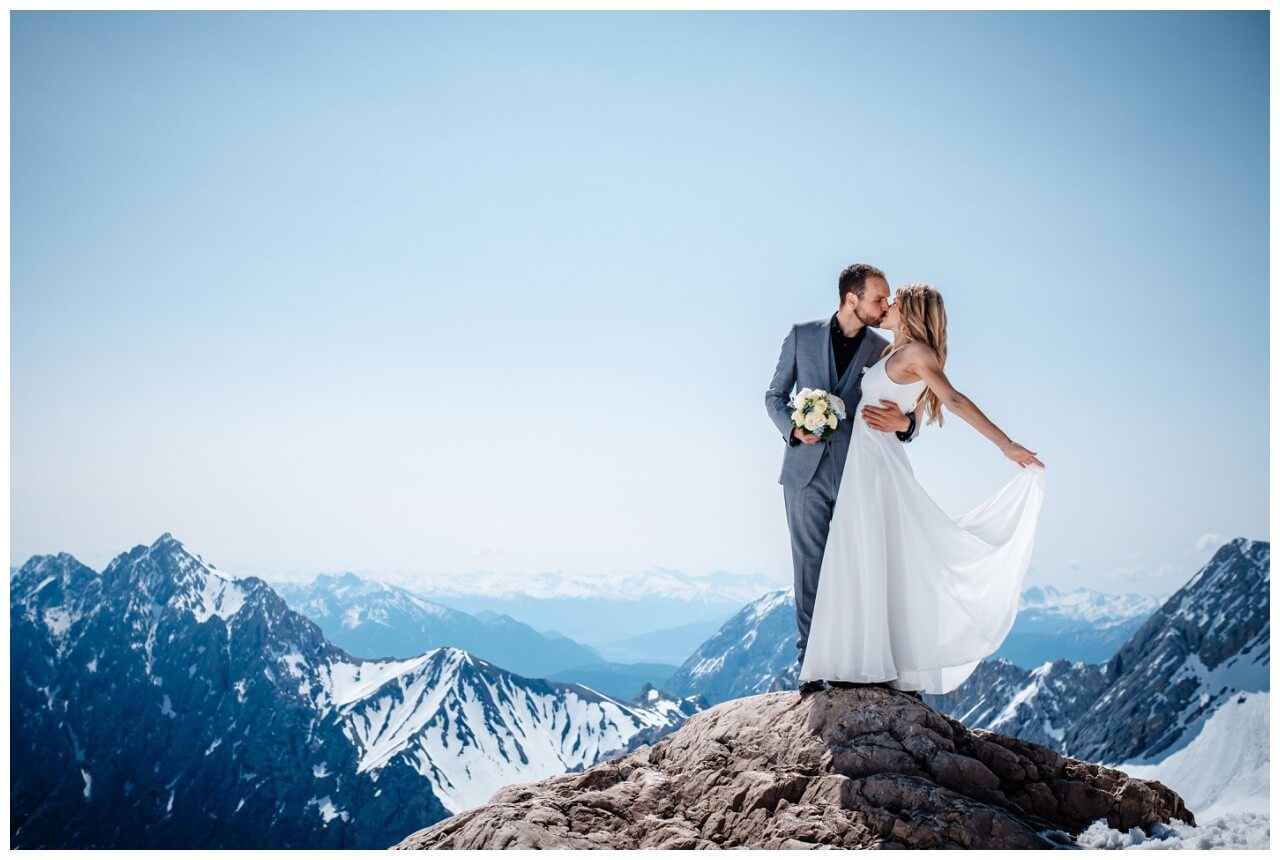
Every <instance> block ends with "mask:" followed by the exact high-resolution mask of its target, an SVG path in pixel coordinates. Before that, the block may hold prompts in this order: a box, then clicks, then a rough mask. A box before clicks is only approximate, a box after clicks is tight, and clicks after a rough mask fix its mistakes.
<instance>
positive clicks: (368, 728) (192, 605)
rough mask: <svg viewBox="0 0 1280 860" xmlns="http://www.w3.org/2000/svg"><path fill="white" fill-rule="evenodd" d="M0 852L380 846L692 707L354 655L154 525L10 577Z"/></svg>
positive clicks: (485, 667) (658, 697)
mask: <svg viewBox="0 0 1280 860" xmlns="http://www.w3.org/2000/svg"><path fill="white" fill-rule="evenodd" d="M10 607H11V608H10V648H11V663H10V670H11V686H10V764H11V781H10V792H11V795H10V804H11V805H10V813H11V816H10V821H11V824H10V827H11V830H10V844H11V847H15V848H91V847H92V848H142V847H146V848H174V849H177V848H321V847H323V848H385V847H387V846H389V845H391V844H393V843H395V842H396V841H397V840H398V839H400V838H402V837H403V836H404V835H406V834H407V833H409V832H411V831H412V830H414V829H417V828H420V827H421V826H423V823H424V822H428V821H437V820H440V819H442V818H444V817H446V816H448V815H449V814H451V813H453V812H455V811H458V810H460V809H463V808H466V807H467V806H468V805H472V804H477V803H482V802H483V801H485V800H486V799H487V798H488V796H489V795H490V794H491V793H492V792H493V790H494V789H496V788H497V787H498V786H501V785H504V784H506V783H509V782H523V781H527V780H533V779H538V778H541V777H544V776H547V775H550V774H554V773H560V772H564V771H567V770H575V769H581V768H582V767H585V766H589V765H591V764H593V763H595V762H598V761H600V760H602V759H603V758H607V757H609V756H611V755H614V754H617V753H618V752H620V751H622V750H625V749H628V748H631V747H632V746H633V745H634V744H638V743H643V742H648V740H650V739H654V738H656V737H659V736H661V735H662V734H664V733H665V732H667V731H670V730H671V729H672V728H674V727H675V726H676V725H678V724H680V723H681V722H683V720H684V718H685V717H686V716H687V715H688V714H690V713H692V712H694V711H696V710H698V709H699V708H701V707H702V706H703V703H702V702H701V701H699V700H697V699H676V698H673V697H669V696H667V695H665V694H663V693H661V692H660V691H657V690H646V691H645V699H644V701H643V702H633V703H627V702H623V701H621V700H619V699H617V698H614V697H610V696H606V695H603V694H600V693H597V692H595V691H593V690H590V689H587V688H584V687H581V686H577V685H573V684H563V683H558V682H549V681H534V680H529V679H527V678H523V677H520V676H518V675H515V674H512V673H510V672H507V671H504V670H502V669H499V668H498V667H496V666H494V665H493V664H491V663H489V662H487V661H484V660H481V659H479V658H476V657H474V656H472V655H470V654H468V653H467V652H465V651H462V650H459V649H456V648H438V649H433V650H431V651H428V652H426V653H423V654H419V655H415V656H413V657H410V658H407V659H400V660H365V659H361V658H358V657H354V656H352V655H350V654H349V653H347V652H345V651H343V650H341V649H339V648H337V647H335V646H334V645H332V644H331V643H329V642H328V641H326V639H325V638H324V636H323V633H322V631H321V630H320V628H319V627H318V626H316V625H315V624H314V623H312V622H311V621H310V620H308V619H307V618H306V617H304V616H303V615H301V614H299V613H297V612H294V611H293V610H291V609H290V608H289V607H288V606H287V604H286V603H285V601H284V600H282V599H281V598H280V597H279V595H277V594H276V593H275V592H274V591H273V590H272V589H271V588H270V587H269V586H268V585H267V584H266V583H265V582H263V581H262V580H261V579H257V578H254V577H237V576H234V575H232V574H228V573H226V572H224V571H221V570H218V569H217V568H215V567H214V566H213V565H211V564H206V563H205V562H204V561H203V560H202V559H201V558H200V557H199V556H198V555H193V554H191V553H190V552H188V551H187V550H186V548H185V547H183V546H182V544H181V543H179V542H178V541H177V540H176V539H174V538H173V536H172V535H170V534H168V533H165V534H164V535H162V536H161V537H160V538H159V539H158V540H157V541H156V542H155V543H153V544H152V545H151V546H149V547H148V546H137V547H134V548H133V549H131V550H129V551H128V552H126V553H122V554H121V555H119V556H117V557H116V558H115V559H114V560H113V561H112V562H111V563H110V565H108V567H107V568H106V569H105V570H104V571H103V572H102V574H98V573H95V572H94V571H93V570H91V569H89V568H88V567H86V566H84V565H82V564H80V563H79V562H78V561H76V559H75V558H73V557H72V556H70V555H69V554H67V553H60V554H58V555H56V556H50V555H46V556H35V557H33V558H32V559H30V560H29V561H28V562H27V563H26V564H25V565H23V566H22V568H21V569H20V570H19V571H18V572H17V573H16V574H15V576H14V577H13V579H12V580H11V582H10Z"/></svg>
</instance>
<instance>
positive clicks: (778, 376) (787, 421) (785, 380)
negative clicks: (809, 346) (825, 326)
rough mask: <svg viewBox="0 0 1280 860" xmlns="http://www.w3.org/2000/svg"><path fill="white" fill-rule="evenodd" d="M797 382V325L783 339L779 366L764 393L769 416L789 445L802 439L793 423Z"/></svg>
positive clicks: (798, 442) (796, 443)
mask: <svg viewBox="0 0 1280 860" xmlns="http://www.w3.org/2000/svg"><path fill="white" fill-rule="evenodd" d="M795 384H796V327H795V326H794V325H793V326H792V327H791V331H789V332H787V336H786V337H785V338H783V341H782V351H781V352H780V353H779V354H778V366H777V367H776V368H775V369H774V371H773V379H771V380H770V381H769V388H768V390H766V391H765V393H764V406H765V409H766V410H767V411H768V413H769V418H770V419H771V420H772V421H773V423H774V425H775V426H776V427H777V428H778V432H780V433H781V434H782V438H783V439H785V440H786V441H787V444H789V445H799V444H800V440H799V439H796V438H795V436H794V435H793V434H792V432H791V431H792V428H794V427H795V425H794V424H792V423H791V411H792V410H791V404H790V400H791V389H792V387H793V386H794V385H795Z"/></svg>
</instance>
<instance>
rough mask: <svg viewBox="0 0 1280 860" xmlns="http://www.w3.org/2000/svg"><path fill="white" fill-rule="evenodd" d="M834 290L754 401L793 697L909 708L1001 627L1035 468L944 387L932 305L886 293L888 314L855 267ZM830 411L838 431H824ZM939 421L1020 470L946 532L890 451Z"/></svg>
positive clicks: (944, 686)
mask: <svg viewBox="0 0 1280 860" xmlns="http://www.w3.org/2000/svg"><path fill="white" fill-rule="evenodd" d="M838 287H839V295H840V306H839V308H838V309H837V310H836V312H835V313H834V314H832V315H831V317H830V318H825V319H819V320H813V321H811V322H801V323H796V324H795V325H793V326H792V327H791V330H790V331H789V332H787V336H786V338H785V339H784V340H783V341H782V352H781V354H780V355H779V356H778V366H777V369H776V370H775V371H774V374H773V380H772V381H771V382H770V383H769V388H768V390H767V391H766V392H765V397H764V399H765V406H766V408H767V409H768V412H769V417H770V418H771V419H772V421H773V423H774V424H775V425H776V426H777V428H778V430H779V431H780V432H781V433H782V436H783V439H784V441H785V442H786V445H787V447H786V449H785V454H784V457H783V461H782V474H781V476H780V477H779V479H778V483H780V484H782V492H783V500H784V502H785V505H786V512H787V527H788V529H789V530H790V533H791V558H792V564H793V566H794V568H795V571H794V573H795V602H796V626H797V627H798V630H799V636H798V637H797V639H796V646H797V648H799V657H798V659H799V662H800V674H799V678H800V693H801V695H805V694H807V693H811V692H814V691H816V690H820V689H822V688H823V687H824V686H825V685H826V684H828V683H829V684H831V685H832V686H836V687H853V686H856V685H859V684H871V685H877V686H882V687H883V686H888V687H891V688H893V689H897V690H903V691H907V692H910V693H912V694H913V695H915V696H916V697H917V698H919V696H920V694H921V693H946V692H950V691H951V690H954V689H955V688H956V687H958V686H960V684H962V683H963V682H964V680H965V679H966V678H968V677H969V675H970V674H971V673H972V672H973V670H974V669H975V668H976V667H977V665H978V663H979V662H981V660H982V659H983V658H984V657H987V656H989V655H990V654H992V653H994V652H995V651H996V650H997V649H998V648H999V647H1000V644H1001V643H1002V642H1003V641H1004V638H1005V636H1006V635H1007V634H1008V632H1009V629H1010V628H1011V627H1012V626H1013V620H1014V617H1015V615H1016V614H1017V610H1018V597H1019V594H1020V591H1021V586H1022V579H1023V576H1024V574H1025V573H1026V570H1027V566H1028V564H1029V563H1030V559H1031V548H1032V544H1033V542H1034V539H1035V531H1036V524H1037V520H1038V518H1039V513H1040V505H1041V500H1042V498H1043V495H1044V464H1043V463H1042V462H1040V460H1039V459H1038V458H1037V457H1036V452H1034V451H1030V450H1028V449H1027V448H1026V447H1025V446H1023V445H1020V444H1018V443H1017V442H1015V441H1013V440H1012V439H1010V438H1009V437H1008V436H1007V435H1006V434H1005V433H1004V431H1002V430H1001V429H1000V428H999V427H997V426H996V425H995V424H994V423H993V422H992V421H991V419H989V418H988V417H987V416H986V415H984V414H983V413H982V411H981V410H980V409H978V407H977V405H976V404H975V403H974V402H973V401H972V400H970V399H969V398H968V397H966V396H965V395H963V394H961V393H960V392H959V391H958V390H956V388H955V387H954V386H953V384H952V383H951V381H950V380H949V379H948V378H947V375H946V373H945V372H944V371H943V367H944V365H945V364H946V361H947V315H946V311H945V309H944V307H943V303H942V295H941V294H940V293H939V292H938V291H937V290H936V289H934V288H933V287H931V286H929V285H928V284H910V285H908V286H904V287H900V288H899V289H898V290H897V292H896V293H895V294H894V297H893V303H892V304H890V303H889V296H890V289H889V281H888V278H887V277H886V276H885V273H884V272H883V271H881V270H880V269H878V268H876V267H875V266H871V265H868V264H866V263H856V264H854V265H852V266H849V267H848V268H846V269H845V270H844V271H843V272H841V273H840V278H839V282H838ZM873 326H874V327H876V328H879V329H883V330H885V331H887V332H889V333H890V334H891V335H892V336H893V340H892V342H890V341H889V340H887V339H886V338H885V337H884V336H883V335H881V334H879V333H878V332H875V331H873V330H872V327H873ZM797 385H798V386H800V389H799V391H798V392H796V395H795V397H794V398H793V397H792V388H793V386H797ZM845 403H848V404H849V406H848V413H847V417H845V416H839V417H837V416H838V415H839V413H843V412H844V409H845V406H844V404H845ZM860 406H861V408H859V407H860ZM944 406H945V407H946V408H947V410H949V411H950V412H953V413H954V414H956V415H958V416H959V417H960V418H963V419H964V420H965V421H966V422H968V423H969V424H970V425H971V426H972V427H973V428H974V429H975V430H977V431H978V432H979V433H981V434H982V435H983V436H985V437H986V438H987V439H989V440H990V441H991V442H992V444H994V445H995V446H996V447H998V448H999V449H1000V451H1001V452H1002V453H1003V454H1004V455H1005V456H1006V457H1008V458H1009V459H1010V460H1012V461H1013V462H1014V463H1016V464H1017V465H1018V467H1019V468H1018V470H1017V472H1016V474H1014V475H1013V476H1012V478H1011V479H1010V480H1009V481H1008V482H1007V483H1006V484H1005V485H1004V486H1003V487H1002V488H1001V489H1000V490H998V491H997V492H996V493H995V494H994V495H992V496H991V497H989V498H988V499H986V501H984V502H982V503H981V504H979V505H977V506H976V507H975V508H973V509H972V510H970V511H969V512H968V513H966V514H964V515H962V516H959V517H954V518H953V517H950V516H948V515H947V514H946V513H945V512H944V511H943V510H942V509H941V508H940V507H938V504H937V503H936V502H935V501H934V500H933V498H932V497H930V495H929V493H928V492H927V491H926V490H925V489H924V487H922V486H921V485H920V483H919V482H918V481H917V480H916V478H915V475H914V473H913V472H912V470H911V463H910V461H909V460H908V459H907V454H906V451H905V448H904V445H905V444H906V443H909V442H911V441H912V440H913V439H915V438H916V437H917V436H918V435H919V433H920V428H921V426H922V425H923V424H926V423H934V422H937V424H938V426H939V427H941V426H942V409H943V407H944ZM815 409H816V410H817V412H816V414H815V412H814V410H815ZM926 415H927V419H926ZM832 425H834V426H832Z"/></svg>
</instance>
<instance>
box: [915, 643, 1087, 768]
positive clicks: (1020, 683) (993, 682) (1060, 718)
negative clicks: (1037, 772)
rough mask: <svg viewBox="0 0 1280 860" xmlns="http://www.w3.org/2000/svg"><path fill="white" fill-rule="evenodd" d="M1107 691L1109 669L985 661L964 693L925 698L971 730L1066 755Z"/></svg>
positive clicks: (1077, 663)
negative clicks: (1075, 731) (1069, 735)
mask: <svg viewBox="0 0 1280 860" xmlns="http://www.w3.org/2000/svg"><path fill="white" fill-rule="evenodd" d="M1106 686H1107V678H1106V667H1105V666H1097V665H1091V664H1088V663H1084V662H1082V661H1075V662H1071V661H1069V660H1054V661H1051V662H1046V663H1044V664H1042V665H1040V666H1037V667H1036V668H1035V669H1031V670H1027V669H1023V668H1022V667H1021V666H1016V665H1014V664H1013V663H1011V662H1010V661H1009V660H1008V659H1006V658H1004V657H991V658H988V659H986V660H983V661H982V662H981V663H979V664H978V667H977V668H976V669H974V670H973V674H972V675H970V676H969V678H968V680H966V681H965V682H964V683H963V684H961V685H960V687H959V688H958V689H955V690H952V691H951V692H950V693H945V694H942V695H928V694H926V695H925V696H924V700H925V701H926V702H928V703H929V704H930V705H931V706H933V707H934V708H937V709H938V710H939V711H942V712H943V713H946V714H948V715H950V716H951V717H954V718H955V719H957V720H959V721H960V722H962V723H964V724H965V725H966V726H969V727H971V728H981V729H987V730H989V731H993V732H1000V733H1001V734H1005V735H1012V736H1013V737H1018V738H1022V739H1023V740H1028V741H1034V742H1035V743H1038V744H1044V745H1045V746H1047V747H1051V748H1052V749H1056V750H1058V751H1060V752H1065V747H1064V745H1063V738H1064V737H1065V736H1066V731H1067V729H1068V727H1070V726H1071V725H1073V724H1074V723H1075V721H1076V720H1077V719H1079V717H1080V715H1081V714H1082V713H1083V712H1084V711H1085V710H1086V709H1087V708H1088V707H1089V706H1090V705H1092V704H1093V702H1094V701H1095V700H1096V699H1097V697H1098V696H1099V695H1100V694H1101V692H1102V690H1103V689H1104V688H1105V687H1106Z"/></svg>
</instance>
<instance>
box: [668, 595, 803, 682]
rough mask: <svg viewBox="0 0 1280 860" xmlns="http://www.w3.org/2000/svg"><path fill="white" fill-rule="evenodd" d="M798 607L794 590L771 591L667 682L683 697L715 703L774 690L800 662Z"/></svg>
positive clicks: (706, 643) (722, 631)
mask: <svg viewBox="0 0 1280 860" xmlns="http://www.w3.org/2000/svg"><path fill="white" fill-rule="evenodd" d="M795 639H796V610H795V603H794V602H793V600H792V597H791V591H790V589H783V590H779V591H773V592H770V593H769V594H766V595H765V596H764V597H761V598H760V599H758V600H755V601H753V602H751V603H749V604H747V605H746V606H745V607H743V608H742V609H741V610H740V611H739V612H738V613H737V614H736V615H734V616H733V617H732V618H730V619H729V620H728V621H726V622H725V623H724V626H723V627H721V628H720V629H719V630H718V631H717V632H716V634H715V635H714V636H712V637H711V638H710V639H708V640H707V641H706V642H704V643H703V644H702V645H701V646H700V647H699V648H698V649H697V650H696V651H694V653H693V654H692V656H690V657H689V659H688V660H686V661H685V663H684V665H683V666H681V667H680V669H679V670H678V671H677V672H676V673H675V675H673V676H672V677H671V679H670V680H669V681H668V682H667V686H666V689H668V690H670V691H672V692H673V693H674V694H676V695H680V696H692V695H702V696H705V697H706V699H707V701H708V702H710V703H711V704H713V705H714V704H717V703H719V702H725V701H728V700H729V699H737V698H740V697H742V696H752V695H755V694H756V693H764V692H768V691H769V690H770V689H772V687H773V684H774V679H775V677H776V676H777V675H778V673H779V672H781V671H784V670H785V669H786V667H787V666H788V664H793V663H795V662H796V653H797V652H796V646H795Z"/></svg>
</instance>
